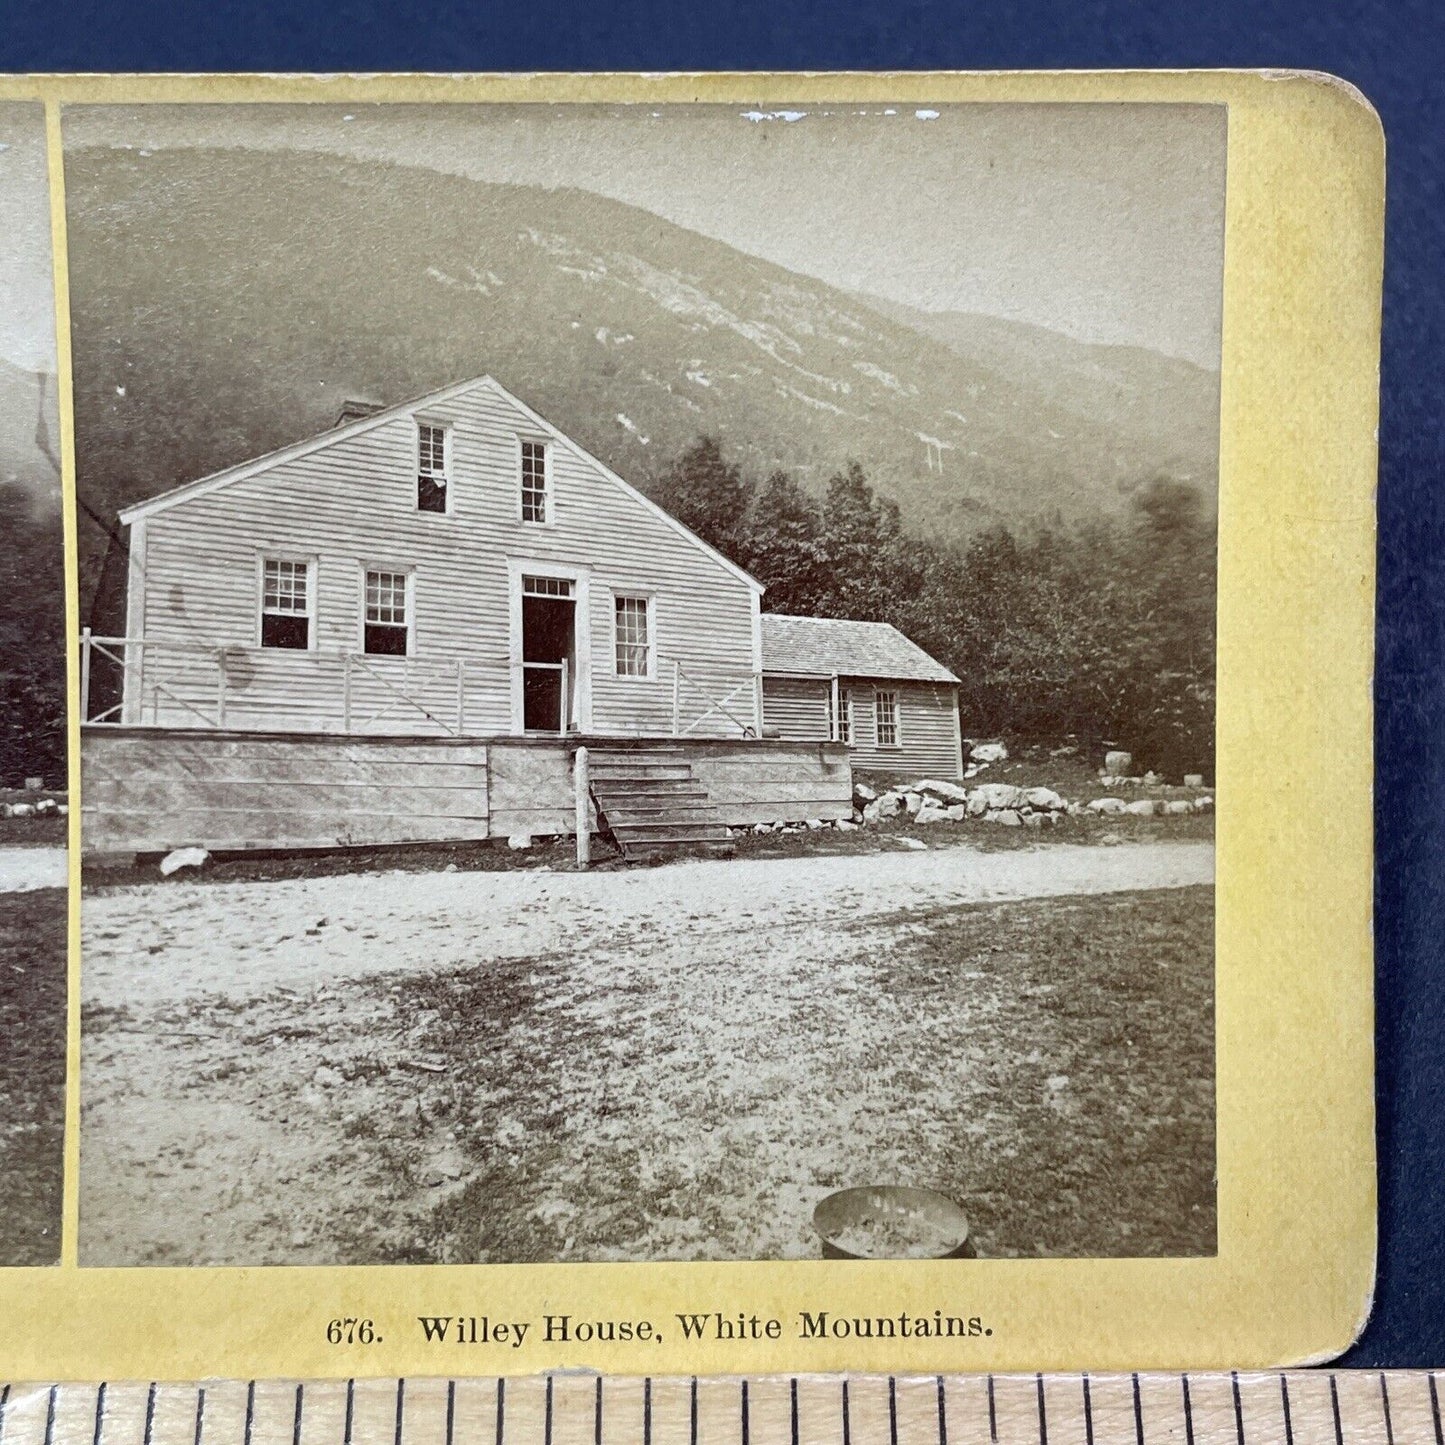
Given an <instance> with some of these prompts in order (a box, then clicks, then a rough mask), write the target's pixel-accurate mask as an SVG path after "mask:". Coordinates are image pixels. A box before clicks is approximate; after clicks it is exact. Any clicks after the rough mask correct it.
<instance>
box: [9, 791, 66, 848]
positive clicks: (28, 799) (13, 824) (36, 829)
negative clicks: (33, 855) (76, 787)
mask: <svg viewBox="0 0 1445 1445" xmlns="http://www.w3.org/2000/svg"><path fill="white" fill-rule="evenodd" d="M42 798H53V799H54V800H55V801H56V802H57V803H63V802H65V800H66V796H65V794H64V793H52V792H38V793H32V792H30V791H28V790H27V789H25V788H0V803H38V802H39V801H40V800H41V799H42ZM68 823H69V819H68V818H62V817H61V816H60V815H59V814H58V813H48V814H45V815H43V816H41V817H34V816H32V817H29V818H3V817H0V847H6V848H26V847H30V848H54V847H60V846H63V845H64V843H65V840H66V829H67V825H68Z"/></svg>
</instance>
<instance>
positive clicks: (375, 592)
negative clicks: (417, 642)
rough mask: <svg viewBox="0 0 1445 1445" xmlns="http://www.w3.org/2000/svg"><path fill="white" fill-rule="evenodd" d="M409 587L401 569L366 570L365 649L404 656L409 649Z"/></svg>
mask: <svg viewBox="0 0 1445 1445" xmlns="http://www.w3.org/2000/svg"><path fill="white" fill-rule="evenodd" d="M410 591H411V586H410V578H409V577H408V575H407V574H406V573H405V572H380V571H368V572H367V574H366V623H365V626H364V628H363V631H362V646H363V648H364V650H365V651H367V652H370V653H375V654H377V655H378V656H381V657H405V656H406V655H407V653H408V652H410V651H411V646H410V641H411V607H410V596H409V594H410Z"/></svg>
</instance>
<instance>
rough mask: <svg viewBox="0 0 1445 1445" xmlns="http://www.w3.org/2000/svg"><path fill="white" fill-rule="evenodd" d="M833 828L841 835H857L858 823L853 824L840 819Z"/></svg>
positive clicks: (845, 819)
mask: <svg viewBox="0 0 1445 1445" xmlns="http://www.w3.org/2000/svg"><path fill="white" fill-rule="evenodd" d="M833 826H834V827H835V828H836V829H837V830H838V831H839V832H840V833H856V832H857V831H858V825H857V823H851V822H849V821H848V819H847V818H839V819H838V821H837V822H836V823H834V824H833Z"/></svg>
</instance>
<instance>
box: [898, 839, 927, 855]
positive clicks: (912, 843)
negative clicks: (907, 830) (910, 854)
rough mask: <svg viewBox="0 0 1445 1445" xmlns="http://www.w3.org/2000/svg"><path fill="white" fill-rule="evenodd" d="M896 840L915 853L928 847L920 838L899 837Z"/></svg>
mask: <svg viewBox="0 0 1445 1445" xmlns="http://www.w3.org/2000/svg"><path fill="white" fill-rule="evenodd" d="M898 842H899V843H900V844H901V845H902V846H903V847H905V848H912V849H913V850H914V852H915V853H916V852H921V851H922V850H923V849H925V848H927V847H928V844H927V843H925V842H924V841H923V839H922V838H900V839H898Z"/></svg>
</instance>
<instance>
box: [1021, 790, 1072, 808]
mask: <svg viewBox="0 0 1445 1445" xmlns="http://www.w3.org/2000/svg"><path fill="white" fill-rule="evenodd" d="M1024 802H1026V803H1027V804H1028V805H1029V807H1031V808H1039V809H1042V810H1043V811H1044V812H1048V813H1058V812H1062V811H1063V810H1064V809H1065V808H1067V807H1068V804H1067V803H1066V802H1064V800H1063V799H1062V798H1061V797H1060V796H1059V795H1058V794H1057V793H1056V792H1054V790H1053V789H1052V788H1025V789H1024Z"/></svg>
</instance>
